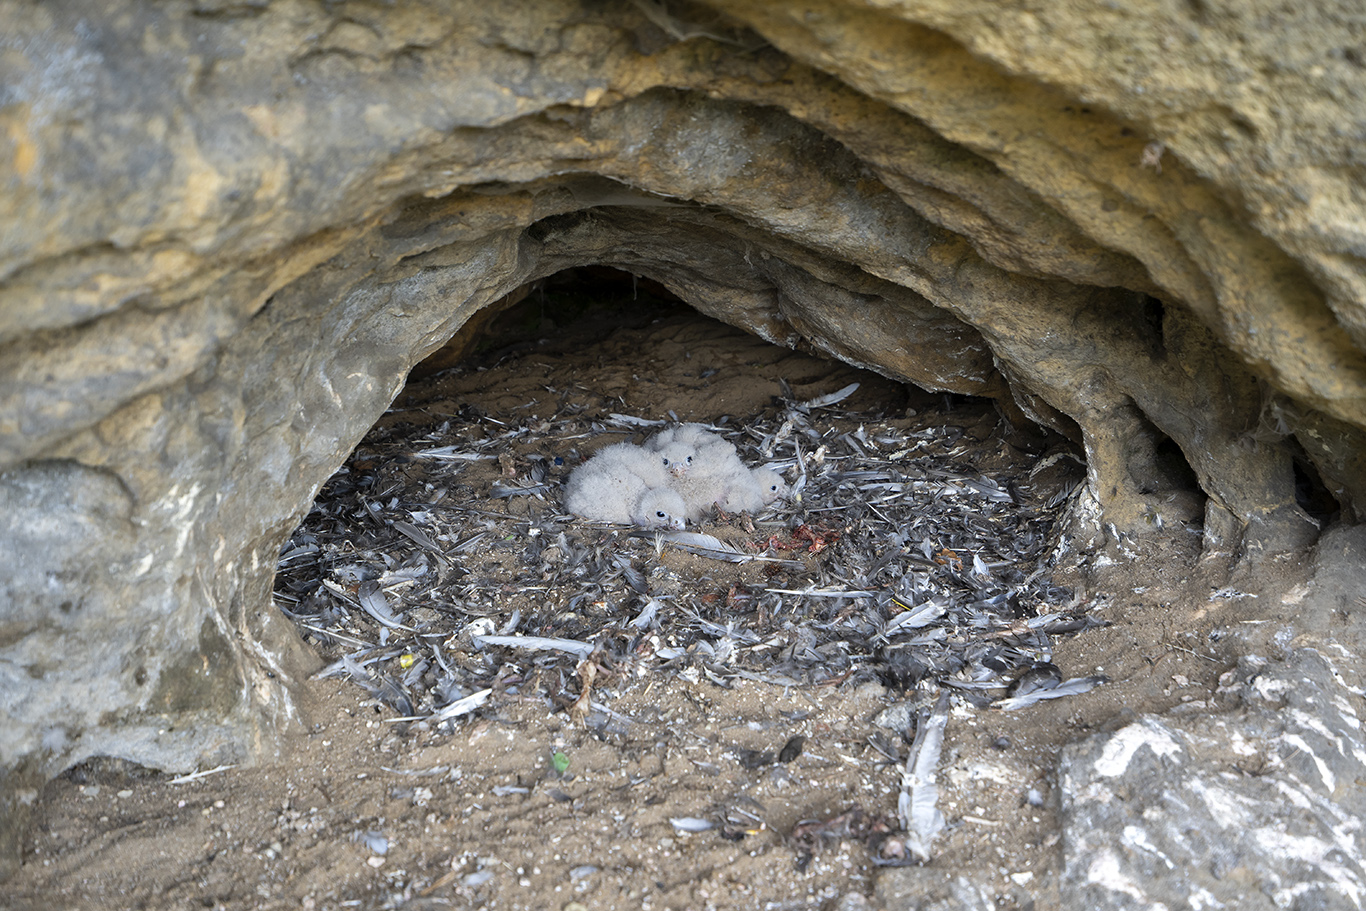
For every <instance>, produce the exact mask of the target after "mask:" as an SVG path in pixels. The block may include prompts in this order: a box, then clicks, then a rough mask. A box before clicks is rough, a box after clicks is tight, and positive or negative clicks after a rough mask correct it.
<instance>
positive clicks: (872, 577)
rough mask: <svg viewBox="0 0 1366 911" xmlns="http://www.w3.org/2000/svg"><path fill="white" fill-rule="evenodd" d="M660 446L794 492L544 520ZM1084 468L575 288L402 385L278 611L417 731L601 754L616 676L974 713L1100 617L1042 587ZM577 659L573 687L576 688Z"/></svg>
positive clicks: (845, 378) (848, 374)
mask: <svg viewBox="0 0 1366 911" xmlns="http://www.w3.org/2000/svg"><path fill="white" fill-rule="evenodd" d="M803 348H805V349H806V350H801V349H803ZM794 349H795V350H794ZM677 421H701V422H703V423H706V424H708V425H709V426H711V427H712V428H713V429H714V430H715V431H716V432H718V433H721V434H724V435H726V436H727V437H728V438H729V439H730V440H731V441H732V442H733V443H735V444H736V445H737V447H738V448H739V450H740V452H741V453H742V454H743V456H744V458H745V460H746V461H747V462H748V463H750V464H755V465H757V464H767V465H769V466H771V467H773V468H775V469H776V470H779V471H780V472H782V473H783V475H784V478H785V480H786V481H788V482H789V484H790V485H791V486H792V488H793V489H794V490H795V491H797V492H799V493H800V495H799V496H795V497H794V498H793V500H792V501H791V502H784V503H779V504H775V506H774V507H773V508H771V509H767V510H764V511H762V512H760V513H757V514H755V515H753V516H751V515H735V516H730V515H727V514H725V513H718V514H716V515H710V516H708V517H706V518H704V519H703V520H700V521H699V522H697V523H695V524H694V530H692V531H689V532H685V533H682V534H674V533H667V534H661V533H654V532H646V531H643V530H640V529H631V528H629V527H604V526H602V525H600V524H595V523H590V522H584V521H582V520H578V519H576V518H575V517H573V516H569V515H567V514H565V511H564V509H563V507H562V506H561V502H560V500H561V490H560V488H561V486H562V484H563V482H564V479H565V477H566V476H567V475H568V474H569V472H570V471H571V470H572V468H573V467H574V466H575V465H577V464H579V463H581V462H582V461H583V460H584V459H585V458H586V457H587V456H588V455H591V453H592V452H593V451H594V450H596V449H597V448H600V447H601V446H603V445H606V444H609V443H612V442H619V441H623V440H634V441H637V442H638V441H639V440H641V439H643V438H644V437H645V436H647V435H649V434H650V433H653V432H654V431H656V430H658V429H660V428H661V427H662V426H664V425H666V424H668V423H669V422H677ZM1154 461H1155V462H1158V461H1160V454H1159V456H1158V457H1157V458H1155V459H1154ZM1083 465H1084V459H1083V455H1082V453H1081V451H1080V450H1079V448H1078V447H1076V446H1075V445H1073V444H1072V443H1071V442H1070V441H1068V440H1067V439H1066V438H1064V437H1062V436H1061V435H1058V434H1053V433H1051V432H1048V431H1046V430H1043V429H1040V428H1035V427H1031V426H1024V427H1020V426H1016V425H1014V424H1012V423H1011V421H1010V420H1009V418H1008V416H1007V414H1005V413H1003V412H1002V411H1001V410H1000V409H999V408H998V407H997V406H996V405H995V404H994V403H993V402H991V401H990V400H987V399H984V398H980V397H973V396H963V395H960V394H956V393H949V392H943V393H937V394H936V393H930V392H926V391H923V390H919V389H916V388H914V387H911V386H908V385H906V384H905V383H902V382H897V381H893V380H889V379H887V378H886V377H883V376H880V375H879V374H876V373H873V372H871V371H868V370H865V369H860V368H854V367H850V366H848V365H846V364H844V363H842V362H840V361H838V360H836V359H834V358H832V357H831V356H830V355H828V354H826V353H824V352H820V351H817V350H813V349H811V348H810V346H808V345H806V344H805V343H803V342H797V343H795V345H794V347H787V346H778V345H774V344H772V343H769V342H765V341H763V340H762V339H758V338H755V337H754V336H752V335H749V334H747V333H744V332H742V331H740V330H738V329H735V328H733V327H730V326H726V325H724V324H722V323H720V322H718V321H716V320H714V319H712V318H710V317H707V316H704V315H702V314H700V313H697V312H696V311H695V310H693V309H692V308H691V307H689V306H688V305H686V303H685V302H684V301H682V300H681V299H680V298H679V297H677V296H675V295H673V294H672V293H670V292H669V291H668V290H667V288H666V287H665V286H664V285H661V284H659V283H657V282H654V281H651V280H648V279H641V278H639V277H637V276H635V275H632V274H630V273H626V272H622V271H620V270H616V269H610V268H604V267H586V268H576V269H572V270H567V271H564V272H560V273H557V274H555V275H552V276H549V277H547V278H545V279H542V280H540V281H538V282H536V283H535V284H533V285H527V286H523V287H522V288H520V289H518V290H517V291H516V292H514V293H513V294H511V295H508V296H507V297H506V298H504V299H502V300H500V301H499V302H497V303H496V304H494V305H491V306H490V307H488V308H486V311H484V312H482V313H481V314H479V315H477V316H476V318H474V319H472V320H471V321H470V322H469V323H468V324H467V326H466V327H465V328H463V329H462V330H461V331H460V332H459V333H457V335H456V336H455V337H454V338H453V339H452V341H451V342H450V343H449V344H448V345H446V346H445V347H443V348H442V349H441V350H439V351H437V352H435V353H434V354H432V355H430V356H429V357H427V358H426V359H425V360H424V361H423V362H422V363H420V364H419V365H417V366H416V367H415V368H414V370H413V371H412V375H411V376H410V379H409V382H408V385H407V386H405V387H404V389H403V390H402V391H401V392H400V393H399V394H398V396H397V397H396V398H395V400H394V403H393V404H392V405H391V407H390V408H389V409H388V411H387V412H386V414H385V416H384V417H383V418H382V419H381V421H380V422H379V423H378V424H377V425H376V426H375V427H374V428H372V429H371V431H370V432H369V433H367V434H366V436H365V439H364V440H363V441H362V442H361V444H360V445H359V447H358V448H357V450H356V451H355V452H354V453H353V454H352V455H351V457H350V458H349V459H348V460H347V463H346V465H345V466H344V467H343V469H342V470H341V472H339V473H338V474H337V475H334V476H333V477H332V478H331V479H330V480H329V481H328V483H327V484H326V485H324V487H323V489H322V491H321V492H320V494H319V496H318V498H317V500H316V501H315V503H314V506H313V509H312V511H311V512H310V514H309V515H308V517H307V518H306V519H305V521H304V523H303V524H302V525H301V527H300V528H299V529H298V530H297V531H296V532H295V533H294V535H293V536H292V538H291V540H290V542H289V543H288V544H287V545H286V547H285V548H284V551H283V554H282V558H281V564H280V574H279V576H278V577H277V584H276V600H277V604H279V605H280V606H281V607H282V609H284V610H285V612H286V613H287V614H288V615H289V616H290V617H291V619H293V620H294V621H295V622H296V623H297V624H298V626H299V629H300V631H301V633H302V634H303V635H304V636H305V638H307V639H309V640H311V641H312V642H314V643H315V645H316V646H318V647H320V649H321V651H322V652H323V654H324V655H325V657H326V658H327V659H328V660H329V661H330V662H331V663H330V664H329V666H328V667H327V669H326V670H325V671H324V674H325V675H328V676H341V677H348V678H350V679H352V680H354V681H355V682H357V683H359V684H360V685H361V686H362V687H364V688H365V689H366V690H367V691H368V692H369V694H370V696H371V697H372V698H373V699H374V700H376V702H377V704H378V703H382V704H385V705H387V706H388V707H389V708H391V709H393V710H394V711H396V712H397V713H398V714H399V715H400V716H401V717H402V718H406V719H407V723H411V722H416V723H417V724H418V725H419V726H421V728H422V729H423V730H426V729H428V728H430V727H432V726H436V727H440V728H441V729H442V730H446V731H447V732H449V728H450V725H451V723H453V722H454V721H455V719H457V718H459V717H461V716H463V715H467V714H470V715H473V714H479V713H484V712H492V713H493V714H494V715H498V714H499V713H500V712H502V711H503V710H504V709H503V707H501V705H500V700H501V699H502V698H504V697H506V695H507V693H506V692H505V690H507V689H508V688H509V687H510V688H511V692H512V693H514V694H516V695H518V696H519V697H524V698H532V697H533V696H535V697H539V698H542V699H544V700H546V702H547V704H548V705H549V706H550V707H552V708H555V707H558V708H559V709H569V710H571V712H572V713H574V714H575V717H578V718H585V717H586V718H587V719H588V720H589V721H590V722H591V723H592V724H593V725H595V728H594V729H595V730H598V731H599V732H600V733H603V732H612V733H615V734H616V735H618V736H626V735H627V734H628V733H629V731H628V729H629V727H630V724H629V721H628V722H623V721H622V719H621V716H620V715H618V714H616V713H614V712H613V710H611V709H610V707H609V706H606V705H604V704H603V703H602V702H594V701H593V700H594V698H596V697H594V693H595V692H596V693H598V694H602V693H604V692H607V691H608V690H610V689H611V687H610V686H608V685H607V680H608V679H609V678H610V677H612V675H613V674H616V675H617V677H616V683H617V684H620V685H625V686H629V684H630V681H629V680H622V679H621V676H620V674H621V668H622V667H625V666H628V665H633V666H634V668H635V671H636V672H637V673H639V674H642V675H647V674H656V673H658V674H663V675H665V676H666V677H668V676H671V675H672V674H675V673H678V672H680V671H681V672H683V673H685V674H686V673H688V672H691V673H693V674H699V673H701V674H705V675H706V676H707V677H708V678H709V679H711V680H712V681H713V682H715V683H717V684H718V685H722V686H729V685H732V684H733V682H734V681H736V680H740V679H754V680H767V681H770V682H773V683H778V684H796V683H801V684H814V685H831V684H832V683H834V682H840V683H841V684H843V683H845V682H848V681H850V680H851V679H852V680H853V682H854V684H857V683H858V682H859V681H860V680H865V681H870V682H879V683H882V684H885V685H889V686H892V687H894V688H896V689H904V688H906V687H910V688H912V689H914V688H915V687H916V686H917V685H918V684H919V683H921V681H924V680H928V679H931V678H933V679H939V678H944V677H951V678H953V679H957V680H959V681H960V682H961V683H962V687H963V691H964V692H965V693H966V694H967V695H968V698H970V699H972V700H975V701H976V702H977V703H978V704H980V705H981V706H983V707H985V706H988V705H990V704H992V702H993V700H999V699H1002V698H1005V695H1006V690H1007V688H1008V687H1009V686H1010V684H1011V682H1012V681H1013V680H1014V679H1015V678H1016V677H1018V676H1019V675H1020V674H1021V673H1022V672H1024V671H1027V670H1029V669H1031V668H1039V667H1045V666H1047V667H1050V668H1051V667H1052V665H1051V663H1050V662H1051V657H1052V654H1053V637H1055V636H1057V635H1059V634H1064V633H1074V632H1078V631H1081V630H1085V629H1087V628H1089V627H1092V626H1094V625H1098V624H1100V623H1102V622H1103V620H1102V619H1101V618H1098V617H1091V616H1088V614H1087V607H1088V606H1089V604H1088V602H1086V601H1085V600H1084V599H1081V598H1078V597H1075V596H1074V593H1073V592H1072V591H1071V590H1069V589H1068V588H1067V587H1066V586H1064V585H1062V584H1060V583H1059V582H1057V581H1055V579H1054V575H1055V573H1057V572H1061V571H1062V570H1063V567H1062V565H1061V563H1063V562H1066V560H1067V559H1070V558H1074V557H1075V556H1076V555H1075V553H1074V550H1076V549H1077V544H1076V543H1075V542H1072V541H1071V539H1070V536H1069V535H1070V532H1071V531H1072V529H1071V528H1069V526H1076V525H1078V524H1079V522H1080V516H1079V515H1078V509H1079V503H1080V500H1081V492H1082V491H1083V489H1084V484H1083V477H1084V471H1083ZM1187 474H1188V475H1189V474H1190V472H1189V471H1187ZM1172 477H1175V478H1178V479H1179V478H1180V477H1181V473H1180V471H1179V470H1178V469H1177V468H1171V469H1170V470H1169V474H1168V475H1165V476H1163V477H1162V478H1160V480H1164V481H1168V482H1169V481H1170V479H1171V478H1172ZM1198 532H1199V530H1198V528H1197V529H1196V533H1197V535H1198ZM913 632H914V633H915V635H910V634H911V633H913ZM518 649H521V650H522V651H521V653H518V651H517V650H518ZM590 655H593V656H595V659H594V660H595V661H596V662H597V663H596V664H593V666H594V667H597V668H598V669H599V671H601V673H602V674H603V679H602V680H600V681H599V682H598V684H597V689H596V690H595V689H594V688H593V685H592V681H591V680H589V679H585V678H582V677H581V676H576V671H575V662H576V661H577V662H579V665H578V667H579V671H580V672H581V671H582V667H583V666H584V663H585V662H587V659H588V657H589V656H590ZM566 656H568V657H566ZM660 656H662V658H661V657H660ZM588 663H592V662H588ZM595 673H597V672H595ZM1097 679H1098V678H1097ZM1054 682H1056V683H1061V678H1058V680H1057V681H1054ZM1094 682H1095V681H1093V680H1092V681H1089V683H1088V681H1079V680H1074V681H1071V682H1070V683H1071V685H1072V686H1073V688H1074V690H1075V691H1078V692H1079V691H1083V690H1084V689H1085V688H1087V687H1088V686H1089V685H1091V684H1093V683H1094ZM495 693H496V694H497V695H496V696H492V694H495ZM491 697H492V698H491ZM603 698H604V699H605V698H606V697H603ZM1019 698H1023V697H1019ZM623 725H625V726H624V727H623Z"/></svg>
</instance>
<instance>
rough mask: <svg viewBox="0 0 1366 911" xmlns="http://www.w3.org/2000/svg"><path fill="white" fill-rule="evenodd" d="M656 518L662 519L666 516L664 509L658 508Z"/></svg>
mask: <svg viewBox="0 0 1366 911" xmlns="http://www.w3.org/2000/svg"><path fill="white" fill-rule="evenodd" d="M655 518H656V519H662V518H664V510H662V509H660V510H657V511H656V512H655Z"/></svg>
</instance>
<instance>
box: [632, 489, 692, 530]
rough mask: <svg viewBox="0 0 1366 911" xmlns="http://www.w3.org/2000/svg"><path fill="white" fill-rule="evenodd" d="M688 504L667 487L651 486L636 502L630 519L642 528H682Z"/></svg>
mask: <svg viewBox="0 0 1366 911" xmlns="http://www.w3.org/2000/svg"><path fill="white" fill-rule="evenodd" d="M687 515H688V505H687V504H686V503H684V502H683V498H682V497H681V496H679V495H678V492H677V491H675V490H671V489H670V488H668V487H652V488H650V489H649V490H647V491H645V494H644V495H643V496H642V497H641V498H640V500H639V502H637V503H636V508H635V511H634V512H633V513H632V515H631V520H632V521H633V522H635V524H637V525H639V526H641V527H642V528H677V529H680V530H681V529H682V528H683V526H684V520H685V519H686V518H687Z"/></svg>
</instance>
